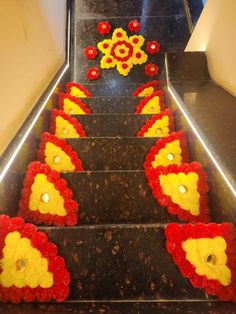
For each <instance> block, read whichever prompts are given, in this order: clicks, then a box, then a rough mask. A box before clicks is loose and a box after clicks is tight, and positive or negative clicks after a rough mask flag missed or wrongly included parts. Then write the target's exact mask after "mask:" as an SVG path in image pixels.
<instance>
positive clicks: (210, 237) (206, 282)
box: [165, 223, 236, 301]
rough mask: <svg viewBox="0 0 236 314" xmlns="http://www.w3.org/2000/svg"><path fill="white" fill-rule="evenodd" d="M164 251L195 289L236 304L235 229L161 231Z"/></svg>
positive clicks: (200, 226) (219, 226)
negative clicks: (163, 236)
mask: <svg viewBox="0 0 236 314" xmlns="http://www.w3.org/2000/svg"><path fill="white" fill-rule="evenodd" d="M165 235H166V239H167V240H166V248H167V250H168V252H169V253H170V254H171V255H172V258H173V260H174V262H175V264H176V265H177V266H178V268H179V270H180V272H181V274H182V275H183V276H184V277H186V278H188V279H189V280H190V282H191V284H192V285H193V286H194V287H196V288H202V289H204V290H205V291H206V292H207V293H208V294H211V295H216V296H217V297H218V298H219V299H220V300H223V301H236V271H235V267H236V229H235V227H234V226H233V225H232V224H230V223H222V224H215V223H210V224H202V223H198V224H195V225H192V224H187V225H182V226H180V225H178V224H169V225H168V226H167V227H166V229H165Z"/></svg>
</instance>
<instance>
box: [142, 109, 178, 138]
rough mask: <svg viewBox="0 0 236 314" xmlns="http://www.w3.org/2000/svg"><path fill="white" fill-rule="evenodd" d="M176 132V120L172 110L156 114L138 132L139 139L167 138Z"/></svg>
mask: <svg viewBox="0 0 236 314" xmlns="http://www.w3.org/2000/svg"><path fill="white" fill-rule="evenodd" d="M173 130H174V118H173V114H172V111H171V109H169V108H168V109H165V110H163V111H161V112H160V113H159V114H155V115H153V116H152V117H151V119H149V120H148V121H147V122H146V123H145V124H144V125H143V126H142V127H141V129H140V130H139V131H138V132H137V136H138V137H165V136H167V135H168V134H170V133H171V132H172V131H173Z"/></svg>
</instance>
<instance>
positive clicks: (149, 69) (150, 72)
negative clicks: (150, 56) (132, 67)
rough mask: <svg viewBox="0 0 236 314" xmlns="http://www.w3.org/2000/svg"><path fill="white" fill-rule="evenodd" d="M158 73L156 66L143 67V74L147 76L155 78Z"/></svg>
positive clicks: (147, 65)
mask: <svg viewBox="0 0 236 314" xmlns="http://www.w3.org/2000/svg"><path fill="white" fill-rule="evenodd" d="M158 72H159V68H158V66H157V65H156V64H154V63H149V64H146V65H145V74H146V75H148V76H151V77H152V76H155V75H157V74H158Z"/></svg>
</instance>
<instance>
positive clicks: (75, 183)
mask: <svg viewBox="0 0 236 314" xmlns="http://www.w3.org/2000/svg"><path fill="white" fill-rule="evenodd" d="M62 177H63V178H65V179H66V181H67V182H68V185H69V187H71V188H72V189H73V191H74V198H75V200H76V201H78V203H79V205H80V209H79V224H109V223H150V222H169V221H177V219H176V218H175V217H174V216H172V215H170V214H168V213H167V211H166V210H165V209H164V208H163V207H161V206H160V205H159V204H158V203H157V202H156V200H155V199H154V197H153V196H152V193H151V190H150V188H149V187H148V184H147V179H146V177H145V174H144V171H106V172H104V171H92V172H77V173H75V172H74V173H67V174H63V175H62Z"/></svg>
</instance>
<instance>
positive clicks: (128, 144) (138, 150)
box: [67, 137, 158, 171]
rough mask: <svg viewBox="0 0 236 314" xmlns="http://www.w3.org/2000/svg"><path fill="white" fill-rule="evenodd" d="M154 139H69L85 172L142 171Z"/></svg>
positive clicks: (155, 139) (154, 141)
mask: <svg viewBox="0 0 236 314" xmlns="http://www.w3.org/2000/svg"><path fill="white" fill-rule="evenodd" d="M157 140H158V138H156V137H141V138H138V137H122V138H117V137H113V138H111V137H97V138H92V137H87V138H86V137H84V138H79V139H69V140H67V142H68V143H69V144H70V145H71V146H72V147H73V148H74V150H75V151H76V152H78V155H79V157H80V159H81V160H82V162H83V168H84V169H85V170H96V171H97V170H99V171H101V170H104V171H107V170H143V164H144V162H145V156H146V154H147V153H148V152H149V150H150V148H151V147H152V146H153V145H154V144H155V143H156V141H157Z"/></svg>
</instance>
